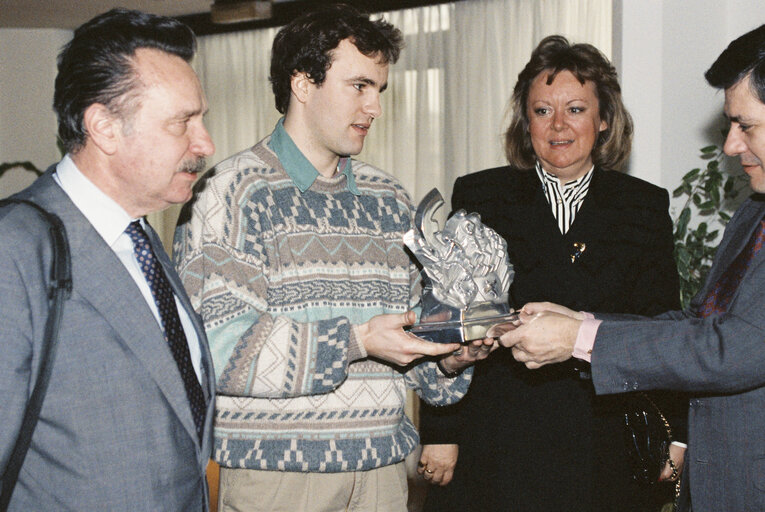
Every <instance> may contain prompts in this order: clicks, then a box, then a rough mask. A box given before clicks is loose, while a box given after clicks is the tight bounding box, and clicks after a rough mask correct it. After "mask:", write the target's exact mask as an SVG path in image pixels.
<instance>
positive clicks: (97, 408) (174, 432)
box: [0, 169, 215, 512]
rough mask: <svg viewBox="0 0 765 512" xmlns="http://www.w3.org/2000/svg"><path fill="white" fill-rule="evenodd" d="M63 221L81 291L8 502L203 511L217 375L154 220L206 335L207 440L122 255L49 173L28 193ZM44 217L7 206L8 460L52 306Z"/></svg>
mask: <svg viewBox="0 0 765 512" xmlns="http://www.w3.org/2000/svg"><path fill="white" fill-rule="evenodd" d="M20 196H21V197H23V198H26V199H31V200H33V201H34V202H36V203H38V204H40V205H41V206H43V207H44V208H46V209H47V210H49V211H50V212H52V213H55V214H56V215H58V216H59V217H60V218H61V220H62V221H63V223H64V225H65V227H66V231H67V235H68V238H69V245H70V248H71V256H72V258H71V260H72V278H73V291H72V295H71V298H70V299H69V300H67V301H66V302H65V303H64V312H63V317H62V320H61V327H60V331H59V336H58V349H57V353H56V359H55V362H54V365H53V371H52V374H51V380H50V386H49V388H48V393H47V395H46V397H45V401H44V403H43V407H42V411H41V413H40V421H39V423H38V424H37V428H36V429H35V432H34V436H33V438H32V445H31V448H30V450H29V452H28V453H27V456H26V459H25V461H24V465H23V467H22V469H21V474H20V476H19V481H18V483H17V485H16V489H15V491H14V494H13V498H12V500H11V503H10V510H14V511H16V510H18V511H31V510H40V511H42V510H46V511H47V510H57V511H63V510H71V511H83V510H110V511H126V512H128V511H129V512H134V511H149V510H151V511H157V510H162V511H178V512H187V511H193V510H196V511H201V510H207V500H208V498H207V490H206V485H205V468H206V466H207V461H208V459H209V457H210V450H211V446H212V445H211V443H212V415H213V397H214V396H215V394H214V389H213V379H214V373H213V370H212V367H211V363H210V361H211V360H212V359H211V357H210V353H209V350H208V348H207V340H206V338H205V333H204V329H203V327H202V323H201V319H200V318H199V317H198V316H197V315H196V314H195V313H194V310H193V308H192V307H191V304H190V303H189V300H188V297H187V296H186V293H185V291H184V290H183V287H182V286H181V284H180V279H179V278H178V276H177V274H176V273H175V270H174V269H173V266H172V264H171V262H170V261H169V259H168V257H167V255H166V254H165V252H164V250H163V249H162V247H161V244H160V241H159V239H158V238H157V236H156V233H154V231H153V230H148V231H149V236H150V238H151V242H152V245H153V246H154V249H155V252H156V253H157V257H158V258H159V260H160V262H161V263H162V265H163V267H164V269H165V272H166V273H167V275H168V278H169V280H170V283H171V285H172V287H173V290H174V291H175V293H176V294H177V295H178V297H179V298H180V300H181V302H182V303H183V307H185V308H186V310H187V311H188V312H189V315H190V316H191V318H192V321H193V322H194V325H195V327H196V331H197V335H198V336H199V340H200V343H201V344H202V354H203V356H202V361H203V376H204V378H203V386H202V387H203V390H204V392H205V396H206V398H207V400H208V402H209V406H208V410H207V418H206V424H205V434H204V436H203V443H202V444H201V446H200V442H199V439H198V436H197V434H196V431H195V428H194V422H193V420H192V417H191V411H190V407H189V403H188V400H187V398H186V393H185V390H184V386H183V382H182V380H181V377H180V374H179V372H178V368H177V366H176V363H175V361H174V359H173V356H172V354H171V353H170V349H169V347H168V346H167V343H166V342H165V341H164V337H163V334H162V331H161V329H160V327H159V325H158V323H157V321H156V319H155V317H154V315H153V314H152V312H151V310H150V309H149V307H148V305H147V304H146V301H145V300H144V298H143V296H142V295H141V292H140V290H139V289H138V287H137V286H136V284H135V282H134V281H133V279H132V278H131V277H130V275H129V274H128V272H127V270H126V269H125V267H124V266H123V264H122V263H121V262H120V261H119V259H118V258H117V256H116V255H115V254H114V253H113V251H112V250H111V249H110V248H109V247H108V246H107V244H106V243H105V242H104V240H103V239H102V238H101V237H100V236H99V235H98V233H97V232H96V231H95V229H93V227H92V225H91V224H90V223H89V222H88V221H87V220H86V219H85V217H84V216H83V215H82V214H81V212H80V211H79V210H78V209H77V207H75V206H74V204H73V203H72V202H71V201H70V199H69V197H68V196H67V195H66V194H65V193H64V192H63V190H62V189H61V187H59V186H58V185H57V184H56V183H55V181H54V180H53V178H52V169H49V170H48V172H47V173H46V174H45V175H43V176H42V177H41V178H39V179H38V180H37V181H36V182H35V183H34V184H33V185H32V186H31V187H29V188H28V189H26V190H25V191H23V192H22V193H20ZM46 230H47V226H46V225H45V224H44V223H43V222H42V220H40V219H39V217H38V216H37V214H35V213H34V212H32V211H31V209H30V208H29V207H26V206H16V205H14V206H9V207H6V208H3V209H2V211H0V240H2V244H1V245H0V289H1V290H2V305H1V306H0V350H1V351H2V354H1V355H0V403H1V404H2V411H3V414H2V419H1V420H0V421H2V424H1V426H0V470H2V471H4V470H5V467H6V464H7V462H8V458H9V456H10V453H11V450H12V448H13V445H14V442H15V439H16V436H17V434H18V429H19V427H20V423H21V418H22V414H23V411H24V408H25V406H26V403H27V399H28V396H29V393H30V389H29V388H30V387H31V384H32V383H33V382H34V378H35V376H36V373H35V372H34V371H33V369H36V368H37V364H38V357H39V350H40V344H41V340H42V337H43V328H44V325H45V321H46V318H47V315H48V310H49V304H48V300H47V280H48V277H49V270H48V269H49V268H50V257H51V251H50V242H49V239H48V237H47V235H46V232H47V231H46Z"/></svg>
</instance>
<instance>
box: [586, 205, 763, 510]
mask: <svg viewBox="0 0 765 512" xmlns="http://www.w3.org/2000/svg"><path fill="white" fill-rule="evenodd" d="M763 216H765V201H764V200H763V196H761V195H756V196H753V197H752V198H750V199H748V200H747V201H746V202H744V204H743V205H742V206H741V207H740V208H739V209H738V211H737V212H736V214H735V215H734V216H733V218H732V219H731V221H730V222H729V223H728V227H727V228H726V229H725V235H724V236H723V239H722V242H721V243H720V247H719V249H718V250H717V254H716V256H715V261H714V264H713V266H712V270H711V272H710V275H709V277H708V278H707V281H706V283H705V285H704V287H703V288H702V289H701V291H700V292H699V293H698V295H697V296H696V298H695V299H694V300H693V301H692V302H691V309H690V310H691V311H696V310H697V308H698V305H699V304H700V302H701V301H702V300H703V298H704V297H705V296H706V295H707V293H708V291H709V289H710V288H711V287H712V286H714V284H715V283H716V282H717V280H718V279H719V278H720V276H721V275H722V273H723V272H724V271H725V270H726V269H727V268H728V266H729V265H730V264H731V262H732V261H733V259H734V258H735V257H736V255H737V254H738V253H739V252H741V250H742V249H743V247H744V246H745V245H746V243H747V241H748V240H749V238H750V236H751V234H752V232H753V230H754V228H755V226H756V225H758V224H759V222H760V221H761V220H762V219H763ZM764 283H765V251H762V250H761V251H759V253H757V255H756V256H755V258H754V259H753V260H752V261H751V262H750V264H749V266H748V268H747V272H746V274H745V275H744V277H743V280H742V281H741V283H740V284H739V286H738V288H737V290H736V292H735V295H734V296H733V298H732V300H731V303H730V305H729V307H728V312H727V313H725V314H723V315H716V316H711V317H708V318H704V319H700V318H696V316H695V315H694V314H691V313H688V312H685V313H681V312H677V311H676V312H672V313H667V314H665V315H661V316H659V317H657V318H654V319H651V320H648V321H645V319H643V321H640V320H624V321H605V322H603V324H601V325H600V328H599V329H598V335H597V337H596V339H595V347H594V350H593V354H592V363H593V364H592V376H593V383H594V384H595V389H596V391H597V392H598V393H620V392H623V391H625V390H633V389H657V388H666V389H676V390H682V391H687V392H691V393H692V394H693V397H692V399H691V401H690V411H689V418H688V423H689V425H688V435H689V445H688V453H687V455H686V459H685V464H686V469H685V471H686V474H687V475H688V477H689V478H688V479H684V483H686V484H687V483H689V484H690V488H689V489H688V488H687V486H686V489H685V493H684V498H686V499H687V497H688V492H690V497H691V499H692V504H693V511H694V512H720V511H739V510H741V511H744V510H746V511H750V510H752V511H754V510H758V511H759V510H765V285H764ZM656 340H661V342H660V343H656Z"/></svg>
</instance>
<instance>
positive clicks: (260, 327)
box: [174, 137, 472, 473]
mask: <svg viewBox="0 0 765 512" xmlns="http://www.w3.org/2000/svg"><path fill="white" fill-rule="evenodd" d="M269 140H270V137H267V138H266V139H264V140H262V141H260V142H259V143H258V144H256V145H255V146H254V147H253V148H251V149H249V150H245V151H242V152H240V153H238V154H236V155H234V156H232V157H231V158H229V159H227V160H225V161H223V162H222V163H220V164H218V165H217V166H216V168H215V169H214V171H212V172H211V173H210V174H209V175H208V177H206V179H204V180H203V182H202V183H200V185H199V186H198V187H197V194H196V197H195V200H194V201H193V203H191V204H189V205H187V209H186V211H185V212H184V214H182V216H181V219H182V220H181V224H180V225H179V227H178V228H177V230H176V234H175V245H174V252H175V258H176V265H177V267H178V270H179V273H180V275H181V278H182V279H183V282H184V284H185V286H186V288H187V290H188V292H189V295H190V296H191V298H192V303H193V304H194V307H195V308H196V309H197V311H199V312H200V314H201V315H202V316H203V318H204V321H205V326H206V328H207V333H208V338H209V341H210V345H211V349H212V353H213V360H214V364H215V371H216V378H217V386H218V388H217V393H218V395H217V398H216V400H217V405H216V417H215V451H214V458H215V460H216V461H217V462H218V463H219V464H221V465H222V466H225V467H231V468H251V469H263V470H280V471H305V472H328V473H331V472H340V471H358V470H368V469H373V468H377V467H382V466H386V465H389V464H393V463H396V462H399V461H401V460H403V459H404V457H405V456H406V455H407V454H408V453H409V452H410V451H412V450H413V449H414V447H415V446H416V445H417V443H418V435H417V432H416V430H415V428H414V426H413V425H412V423H411V422H410V421H409V419H408V418H407V417H406V415H405V414H404V402H405V398H406V387H407V386H408V387H411V388H413V389H415V391H416V392H417V393H418V395H420V396H421V397H422V398H423V399H424V400H426V401H427V402H428V403H431V404H435V405H446V404H449V403H453V402H455V401H457V400H459V399H460V398H461V397H462V396H463V395H464V393H465V392H466V390H467V387H468V385H469V381H470V378H471V375H472V369H469V370H468V371H465V372H463V374H462V375H460V376H458V377H456V378H451V379H450V378H446V377H445V376H444V375H443V374H442V373H441V372H440V371H439V370H438V369H437V367H436V365H435V363H433V362H430V361H428V362H423V363H420V364H419V365H414V366H411V367H407V368H404V369H402V368H399V367H395V366H392V365H388V364H383V363H381V362H378V361H376V360H373V359H371V358H367V357H366V356H367V355H366V352H365V350H364V347H363V345H362V344H361V343H360V341H359V339H358V336H357V329H356V327H355V326H357V325H359V324H361V323H363V322H366V321H367V320H369V319H370V318H372V317H373V316H375V315H379V314H383V313H401V312H404V311H406V310H407V309H409V308H410V307H411V306H413V303H414V302H416V299H417V295H418V293H419V278H418V272H417V269H416V267H415V266H414V265H413V264H412V262H411V260H410V258H409V256H408V253H407V252H405V250H404V245H403V243H402V236H403V234H404V233H405V232H406V231H407V230H408V229H409V227H410V224H411V219H412V214H413V211H412V204H411V200H410V198H409V196H408V194H407V193H406V191H405V190H404V189H403V188H402V187H401V186H400V184H399V183H398V182H397V181H396V180H395V179H394V178H392V177H391V176H389V175H387V174H385V173H384V172H382V171H380V170H378V169H376V168H374V167H372V166H369V165H367V164H364V163H362V162H358V161H353V162H352V165H353V171H352V172H353V176H354V179H355V181H356V186H357V187H358V191H359V192H360V195H354V194H353V193H351V192H350V191H349V190H348V186H347V179H346V177H345V176H344V175H343V174H338V175H336V176H334V177H333V178H329V179H327V178H324V177H322V176H319V177H318V178H317V179H316V181H315V182H314V183H313V184H312V185H311V187H310V188H309V189H308V190H306V191H305V192H304V193H301V192H300V191H299V189H298V188H297V186H296V185H295V183H294V182H293V181H292V179H291V178H290V176H289V175H288V174H287V173H286V172H285V170H284V168H283V167H282V165H281V163H280V162H279V160H278V159H277V156H276V154H275V153H274V152H273V151H272V150H271V149H270V147H269V146H268V141H269Z"/></svg>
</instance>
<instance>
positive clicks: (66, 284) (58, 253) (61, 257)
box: [0, 199, 72, 512]
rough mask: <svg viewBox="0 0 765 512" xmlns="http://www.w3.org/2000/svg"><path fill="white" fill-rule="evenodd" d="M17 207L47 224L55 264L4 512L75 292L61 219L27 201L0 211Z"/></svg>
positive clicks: (0, 498) (6, 477) (5, 483)
mask: <svg viewBox="0 0 765 512" xmlns="http://www.w3.org/2000/svg"><path fill="white" fill-rule="evenodd" d="M14 203H22V204H25V205H28V206H30V207H32V208H34V209H35V210H36V211H37V212H38V213H39V214H40V216H41V217H42V218H43V219H45V221H46V223H47V224H48V234H49V236H50V240H51V245H52V248H53V260H52V262H51V271H50V288H49V291H48V300H49V303H50V312H49V313H48V319H47V321H46V322H45V337H44V338H43V344H42V347H41V349H40V367H39V370H38V373H37V380H36V381H35V386H34V389H33V391H32V396H31V397H30V398H29V402H28V403H27V408H26V410H25V411H24V420H23V422H22V424H21V430H20V432H19V436H18V439H17V440H16V445H15V446H14V447H13V452H12V453H11V458H10V460H9V461H8V466H7V467H6V469H5V472H4V473H3V477H2V493H0V511H2V512H5V511H6V510H7V509H8V504H9V503H10V501H11V495H12V494H13V488H14V487H15V486H16V480H17V479H18V476H19V471H20V470H21V465H22V464H23V463H24V457H26V454H27V450H28V449H29V444H30V443H31V441H32V434H33V432H34V429H35V426H36V425H37V420H38V418H39V416H40V409H41V408H42V404H43V399H44V398H45V392H46V391H47V388H48V382H49V381H50V373H51V369H52V368H53V360H54V359H55V354H56V339H57V337H58V328H59V324H60V322H61V314H62V312H63V308H64V300H66V299H67V298H69V295H70V294H71V292H72V265H71V260H70V253H69V242H68V240H67V237H66V229H65V228H64V223H63V222H61V219H59V218H58V216H56V215H54V214H52V213H50V212H49V211H47V210H46V209H44V208H42V207H41V206H40V205H38V204H36V203H33V202H32V201H27V200H25V199H5V200H2V201H0V207H3V206H6V205H9V204H14Z"/></svg>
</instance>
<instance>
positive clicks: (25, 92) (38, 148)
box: [0, 29, 71, 197]
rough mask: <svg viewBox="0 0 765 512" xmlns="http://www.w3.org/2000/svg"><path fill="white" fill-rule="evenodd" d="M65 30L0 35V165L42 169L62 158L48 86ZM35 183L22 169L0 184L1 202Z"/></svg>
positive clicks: (7, 31)
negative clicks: (28, 165) (17, 163)
mask: <svg viewBox="0 0 765 512" xmlns="http://www.w3.org/2000/svg"><path fill="white" fill-rule="evenodd" d="M70 37H71V32H70V31H68V30H49V29H35V30H23V29H0V163H2V162H15V161H24V160H29V161H31V162H32V163H33V164H34V165H36V166H37V167H38V168H42V169H45V168H46V167H47V166H48V165H50V164H51V163H53V162H56V161H58V160H59V159H60V158H61V155H60V154H59V152H58V149H57V147H56V117H55V115H54V114H53V109H52V107H51V104H52V102H53V80H54V79H55V77H56V55H57V53H58V51H59V48H60V47H61V46H62V45H63V44H65V43H66V42H67V41H68V40H69V38H70ZM34 178H35V175H34V174H33V173H31V172H28V171H24V170H22V169H14V170H11V171H8V172H7V173H6V174H4V175H3V177H1V178H0V197H5V196H7V195H10V194H12V193H14V192H17V191H18V190H21V189H22V188H24V187H25V186H27V185H28V184H29V183H31V182H32V181H33V180H34Z"/></svg>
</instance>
